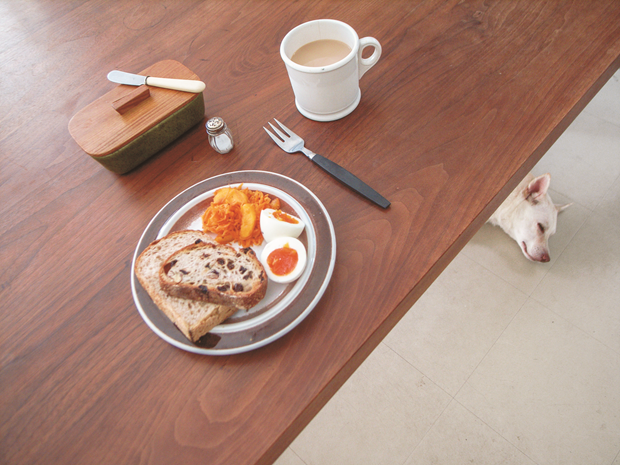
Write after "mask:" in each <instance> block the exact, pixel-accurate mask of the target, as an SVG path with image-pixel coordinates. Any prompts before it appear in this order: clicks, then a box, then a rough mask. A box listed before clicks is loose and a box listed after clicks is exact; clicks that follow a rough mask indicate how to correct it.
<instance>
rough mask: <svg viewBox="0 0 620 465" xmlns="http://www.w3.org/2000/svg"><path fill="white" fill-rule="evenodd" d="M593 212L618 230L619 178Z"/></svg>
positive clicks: (619, 220)
mask: <svg viewBox="0 0 620 465" xmlns="http://www.w3.org/2000/svg"><path fill="white" fill-rule="evenodd" d="M618 130H619V131H620V129H618ZM595 212H596V213H599V214H600V215H602V216H604V217H605V218H607V219H608V220H609V221H610V223H609V225H610V226H613V227H615V228H616V229H620V177H619V178H618V179H616V182H614V184H613V185H612V186H611V188H610V189H609V190H608V191H607V193H606V194H605V195H604V196H603V199H602V200H601V203H599V204H598V205H597V207H596V210H595Z"/></svg>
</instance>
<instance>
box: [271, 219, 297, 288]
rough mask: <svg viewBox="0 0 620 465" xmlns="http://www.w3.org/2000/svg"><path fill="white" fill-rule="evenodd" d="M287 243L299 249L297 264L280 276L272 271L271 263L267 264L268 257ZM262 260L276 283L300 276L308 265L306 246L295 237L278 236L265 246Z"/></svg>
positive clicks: (292, 279)
mask: <svg viewBox="0 0 620 465" xmlns="http://www.w3.org/2000/svg"><path fill="white" fill-rule="evenodd" d="M276 221H277V220H276ZM286 244H288V246H289V247H290V248H292V249H295V250H296V251H297V265H296V266H295V268H294V269H293V271H291V272H290V273H289V274H287V275H284V276H279V275H277V274H274V273H273V271H271V269H270V268H269V265H268V264H267V258H268V257H269V254H270V253H271V252H273V251H274V250H276V249H280V248H282V247H284V246H285V245H286ZM260 261H261V263H262V264H263V267H265V271H266V272H267V276H268V277H269V279H270V280H272V281H273V282H276V283H290V282H293V281H295V280H296V279H297V278H299V277H300V276H301V273H303V271H304V268H305V267H306V261H307V256H306V248H305V247H304V245H303V244H302V243H301V241H300V240H299V239H295V238H294V237H277V238H275V239H273V240H272V241H271V242H269V243H268V244H267V245H266V246H265V248H264V249H263V251H262V253H261V256H260Z"/></svg>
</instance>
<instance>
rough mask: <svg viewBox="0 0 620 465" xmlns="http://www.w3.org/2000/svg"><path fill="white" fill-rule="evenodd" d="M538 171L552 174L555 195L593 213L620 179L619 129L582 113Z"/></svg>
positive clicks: (550, 151) (619, 103)
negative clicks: (566, 198)
mask: <svg viewBox="0 0 620 465" xmlns="http://www.w3.org/2000/svg"><path fill="white" fill-rule="evenodd" d="M616 105H618V106H620V102H616ZM619 113H620V110H619ZM536 170H537V171H540V172H549V173H551V187H552V189H553V191H554V192H558V193H561V194H562V195H565V196H566V197H568V198H569V199H571V200H572V201H574V202H578V203H580V204H581V205H583V206H585V207H587V208H588V209H590V210H594V209H595V208H596V206H597V205H598V204H599V202H600V201H601V199H602V198H603V197H604V195H605V194H606V193H607V191H608V190H609V188H610V187H611V186H612V185H613V183H614V182H615V180H616V179H617V178H618V176H620V126H618V125H616V124H612V123H610V122H608V121H606V120H604V119H601V118H599V117H596V116H593V115H592V114H589V113H582V114H581V115H579V117H578V118H577V119H575V121H573V123H572V124H571V125H570V127H569V128H568V129H567V130H566V132H565V133H564V134H562V136H560V138H559V139H558V140H557V141H556V143H555V144H554V145H553V146H552V147H551V148H550V149H549V151H548V152H547V153H546V154H545V156H544V157H543V158H542V159H541V160H540V161H539V162H538V164H537V165H536ZM554 200H555V199H554Z"/></svg>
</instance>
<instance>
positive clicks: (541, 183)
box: [488, 174, 570, 262]
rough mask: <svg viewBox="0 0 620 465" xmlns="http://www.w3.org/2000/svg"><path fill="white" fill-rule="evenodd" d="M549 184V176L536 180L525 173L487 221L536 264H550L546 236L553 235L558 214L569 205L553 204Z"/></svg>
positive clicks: (544, 175) (547, 237)
mask: <svg viewBox="0 0 620 465" xmlns="http://www.w3.org/2000/svg"><path fill="white" fill-rule="evenodd" d="M550 182H551V176H550V175H549V174H543V175H542V176H538V177H537V178H535V177H534V176H533V175H532V174H528V175H527V176H526V177H525V179H524V180H523V181H521V183H520V184H519V185H518V186H517V188H516V189H515V190H514V191H512V192H511V194H510V195H509V196H508V198H507V199H506V200H505V201H504V203H502V204H501V205H500V206H499V208H498V209H497V210H496V211H495V213H493V215H491V218H489V220H488V222H489V223H491V224H493V225H495V226H499V227H501V228H502V229H503V230H504V231H505V232H506V234H508V235H509V236H510V237H512V238H513V239H514V240H515V241H517V243H518V244H519V246H520V247H521V250H522V251H523V255H525V256H526V257H527V258H528V259H529V260H532V261H535V262H548V261H549V259H550V258H549V243H548V241H549V237H551V236H552V235H553V234H555V228H556V225H557V218H558V213H559V212H561V211H562V210H564V209H565V208H567V207H568V206H569V205H570V204H569V205H562V206H559V205H554V203H553V202H552V201H551V198H550V197H549V194H548V193H547V189H548V188H549V183H550Z"/></svg>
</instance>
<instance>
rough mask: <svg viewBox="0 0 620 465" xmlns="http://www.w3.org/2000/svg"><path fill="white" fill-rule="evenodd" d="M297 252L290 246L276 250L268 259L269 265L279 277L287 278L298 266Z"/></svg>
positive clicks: (286, 245)
mask: <svg viewBox="0 0 620 465" xmlns="http://www.w3.org/2000/svg"><path fill="white" fill-rule="evenodd" d="M297 261H298V256H297V251H296V250H295V249H293V248H292V247H289V245H288V244H285V245H284V247H281V248H279V249H275V250H274V251H273V252H271V253H270V254H269V256H268V257H267V265H268V266H269V268H270V269H271V271H272V272H273V274H275V275H277V276H286V275H287V274H290V273H291V272H292V271H293V270H294V269H295V267H296V266H297Z"/></svg>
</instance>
